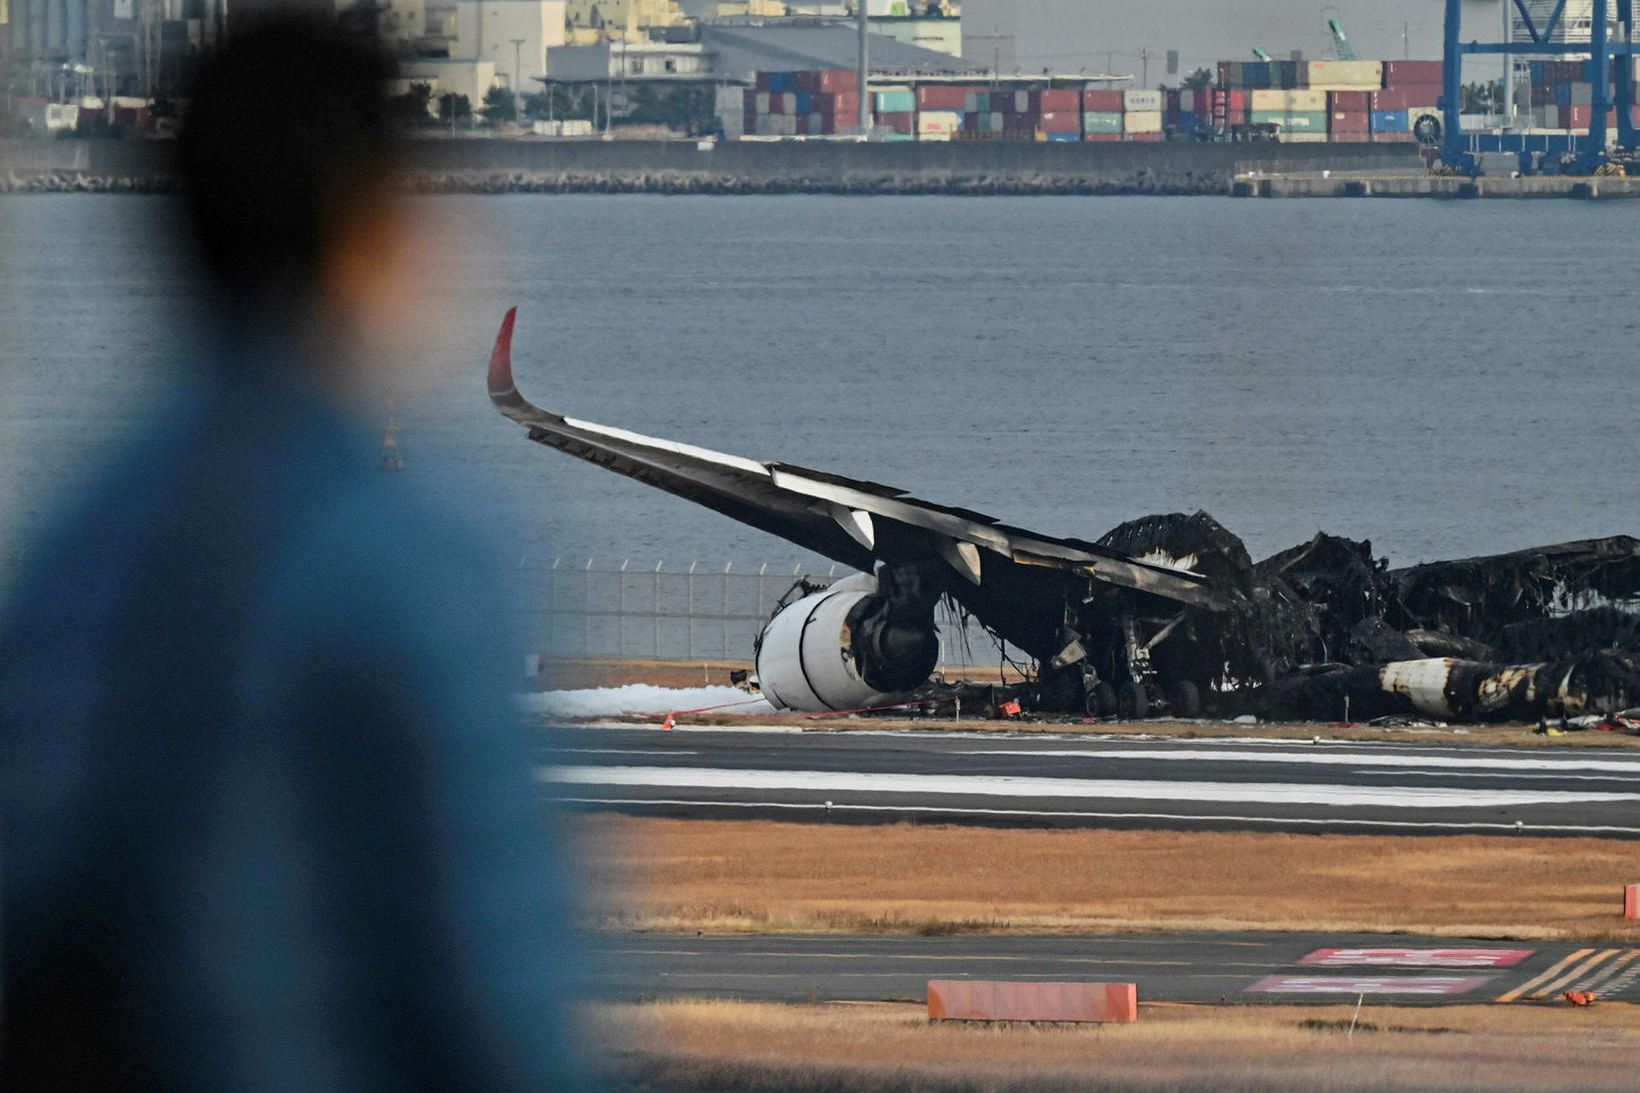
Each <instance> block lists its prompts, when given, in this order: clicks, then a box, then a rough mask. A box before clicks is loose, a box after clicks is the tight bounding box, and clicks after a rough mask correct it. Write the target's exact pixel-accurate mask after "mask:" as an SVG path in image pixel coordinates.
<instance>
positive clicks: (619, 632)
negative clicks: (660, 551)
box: [615, 558, 632, 657]
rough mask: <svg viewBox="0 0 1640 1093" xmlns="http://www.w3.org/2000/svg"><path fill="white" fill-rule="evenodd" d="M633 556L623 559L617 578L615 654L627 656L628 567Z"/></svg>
mask: <svg viewBox="0 0 1640 1093" xmlns="http://www.w3.org/2000/svg"><path fill="white" fill-rule="evenodd" d="M631 563H632V559H631V558H623V559H622V560H621V572H620V575H619V576H617V577H616V578H615V655H616V656H618V657H624V656H626V567H627V566H628V565H630V564H631Z"/></svg>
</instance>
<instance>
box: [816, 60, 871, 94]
mask: <svg viewBox="0 0 1640 1093" xmlns="http://www.w3.org/2000/svg"><path fill="white" fill-rule="evenodd" d="M868 67H869V66H868ZM817 75H818V76H819V77H820V79H819V82H818V85H817V86H816V87H815V90H816V91H830V92H838V91H853V92H854V93H855V94H859V92H860V74H859V73H858V72H857V71H856V70H854V69H852V68H828V69H826V70H825V71H823V72H820V73H817Z"/></svg>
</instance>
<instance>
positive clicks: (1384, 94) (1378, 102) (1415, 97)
mask: <svg viewBox="0 0 1640 1093" xmlns="http://www.w3.org/2000/svg"><path fill="white" fill-rule="evenodd" d="M1370 94H1371V96H1372V109H1373V111H1374V112H1376V111H1379V110H1417V109H1422V108H1423V107H1426V106H1434V105H1435V104H1436V103H1437V102H1439V101H1440V99H1441V89H1440V88H1439V87H1437V86H1435V85H1432V84H1414V85H1412V86H1410V87H1397V88H1392V89H1390V90H1387V91H1373V92H1371V93H1370Z"/></svg>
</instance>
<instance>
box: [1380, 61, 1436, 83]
mask: <svg viewBox="0 0 1640 1093" xmlns="http://www.w3.org/2000/svg"><path fill="white" fill-rule="evenodd" d="M1444 70H1445V66H1444V65H1442V64H1441V62H1440V61H1385V62H1384V86H1385V87H1400V86H1401V85H1403V84H1420V83H1432V84H1439V83H1440V82H1441V80H1442V78H1443V76H1442V73H1443V72H1444Z"/></svg>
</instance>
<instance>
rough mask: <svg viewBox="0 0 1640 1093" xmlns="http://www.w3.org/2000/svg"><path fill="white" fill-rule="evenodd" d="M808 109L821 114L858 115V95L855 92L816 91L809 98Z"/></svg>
mask: <svg viewBox="0 0 1640 1093" xmlns="http://www.w3.org/2000/svg"><path fill="white" fill-rule="evenodd" d="M809 109H811V110H814V111H816V112H818V113H821V114H849V115H852V116H855V117H858V116H859V114H860V95H859V92H856V91H816V92H815V93H814V94H813V95H811V96H809Z"/></svg>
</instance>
